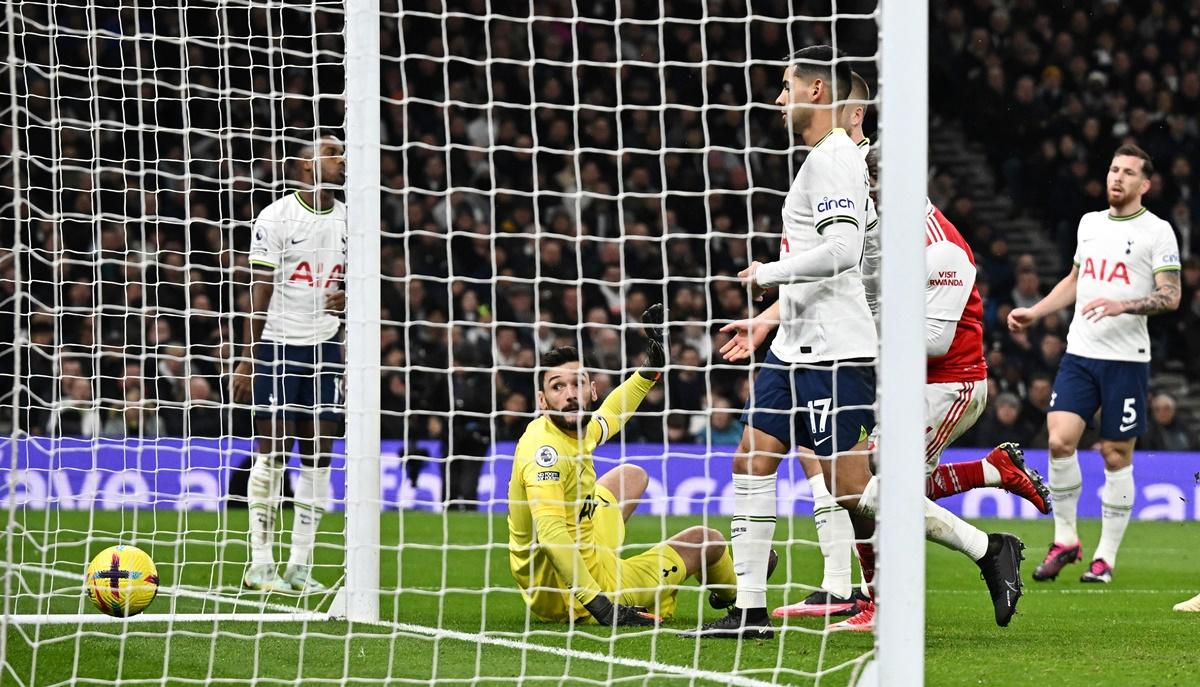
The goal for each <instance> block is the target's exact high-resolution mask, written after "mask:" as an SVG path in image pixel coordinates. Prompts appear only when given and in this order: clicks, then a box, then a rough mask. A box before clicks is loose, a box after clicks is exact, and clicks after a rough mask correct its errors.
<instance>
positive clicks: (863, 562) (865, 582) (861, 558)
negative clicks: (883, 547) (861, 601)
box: [854, 542, 875, 599]
mask: <svg viewBox="0 0 1200 687" xmlns="http://www.w3.org/2000/svg"><path fill="white" fill-rule="evenodd" d="M854 548H855V549H856V550H857V551H858V565H859V567H860V568H861V569H862V577H863V578H862V592H863V594H866V595H867V596H869V597H870V598H872V599H874V598H875V585H874V582H875V545H874V544H872V543H870V542H859V543H858V544H855V545H854Z"/></svg>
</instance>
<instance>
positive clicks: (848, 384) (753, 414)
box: [742, 353, 875, 457]
mask: <svg viewBox="0 0 1200 687" xmlns="http://www.w3.org/2000/svg"><path fill="white" fill-rule="evenodd" d="M750 387H751V391H750V399H749V401H747V403H746V409H745V411H744V412H743V413H742V423H743V424H744V425H746V426H747V427H753V428H754V429H757V430H760V431H763V432H766V433H767V434H770V435H771V436H773V437H775V438H776V439H778V440H779V441H781V442H782V443H783V445H784V446H787V447H789V448H790V447H793V446H802V447H804V448H808V449H811V450H812V451H813V452H815V453H816V454H817V455H818V456H823V457H828V456H832V455H834V454H835V453H841V452H843V451H849V450H850V449H852V448H854V446H855V444H857V443H858V442H860V441H865V440H866V439H867V437H868V436H869V435H870V434H871V431H872V430H873V429H875V370H874V368H873V367H872V366H871V363H870V362H869V361H840V362H839V363H838V364H837V365H836V366H835V365H834V364H832V363H819V364H808V365H789V364H788V363H785V362H783V361H781V360H780V359H779V358H777V357H775V354H774V353H768V354H767V359H766V362H765V363H764V364H763V365H761V366H759V368H758V374H757V376H755V378H754V381H753V382H752V383H751V385H750Z"/></svg>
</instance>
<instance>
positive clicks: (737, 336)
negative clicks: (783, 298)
mask: <svg viewBox="0 0 1200 687" xmlns="http://www.w3.org/2000/svg"><path fill="white" fill-rule="evenodd" d="M771 329H772V327H771V326H769V325H767V324H765V323H763V322H760V321H759V320H758V318H757V317H751V318H747V319H745V320H734V321H733V322H730V323H729V324H727V325H725V326H724V327H721V331H723V332H728V333H730V334H733V337H732V338H731V339H729V341H727V342H725V345H724V346H722V347H721V355H722V357H724V358H725V360H728V361H729V362H731V363H736V362H737V361H739V360H744V359H746V358H749V357H750V356H752V355H754V351H756V350H758V347H759V346H762V344H763V342H764V341H766V340H767V335H768V334H770V333H771Z"/></svg>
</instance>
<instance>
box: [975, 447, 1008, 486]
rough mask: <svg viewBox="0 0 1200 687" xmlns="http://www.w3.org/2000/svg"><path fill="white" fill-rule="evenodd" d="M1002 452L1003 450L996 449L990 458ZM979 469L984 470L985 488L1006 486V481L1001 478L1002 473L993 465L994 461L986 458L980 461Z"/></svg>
mask: <svg viewBox="0 0 1200 687" xmlns="http://www.w3.org/2000/svg"><path fill="white" fill-rule="evenodd" d="M1000 450H1002V449H999V448H994V449H992V452H991V453H989V454H988V455H989V456H990V455H992V454H994V453H996V451H1000ZM979 467H981V468H982V469H983V486H985V487H999V486H1001V485H1003V484H1004V480H1003V479H1002V478H1001V477H1000V471H999V470H998V469H996V466H995V465H992V461H990V460H988V459H987V458H984V459H983V460H981V461H979Z"/></svg>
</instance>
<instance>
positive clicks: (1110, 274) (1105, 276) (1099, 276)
mask: <svg viewBox="0 0 1200 687" xmlns="http://www.w3.org/2000/svg"><path fill="white" fill-rule="evenodd" d="M1085 277H1091V278H1092V279H1095V280H1097V281H1103V282H1114V281H1123V282H1125V283H1126V284H1129V268H1127V267H1125V263H1123V262H1116V261H1114V262H1113V263H1112V264H1111V265H1110V264H1109V262H1108V260H1101V261H1100V264H1099V269H1097V265H1096V262H1095V261H1094V260H1092V259H1091V258H1087V259H1085V260H1084V261H1083V269H1082V270H1080V272H1079V278H1080V279H1083V278H1085Z"/></svg>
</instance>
